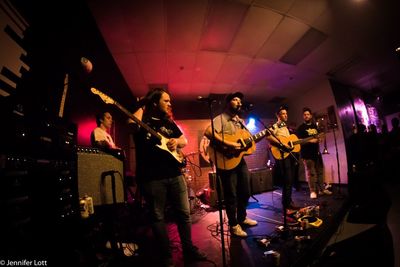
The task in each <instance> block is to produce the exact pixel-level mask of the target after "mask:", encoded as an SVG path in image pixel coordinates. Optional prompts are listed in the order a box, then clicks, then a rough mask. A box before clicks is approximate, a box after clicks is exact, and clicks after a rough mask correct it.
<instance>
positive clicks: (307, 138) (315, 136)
mask: <svg viewBox="0 0 400 267" xmlns="http://www.w3.org/2000/svg"><path fill="white" fill-rule="evenodd" d="M314 138H318V135H313V136H309V137H306V138H303V139H299V140H297V141H294V142H293V145H298V144H303V143H306V142H308V141H310V140H311V139H314Z"/></svg>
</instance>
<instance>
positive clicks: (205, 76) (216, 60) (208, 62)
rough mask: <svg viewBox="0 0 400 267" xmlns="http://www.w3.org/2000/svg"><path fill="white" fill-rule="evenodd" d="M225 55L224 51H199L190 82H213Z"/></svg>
mask: <svg viewBox="0 0 400 267" xmlns="http://www.w3.org/2000/svg"><path fill="white" fill-rule="evenodd" d="M225 57H226V54H224V53H215V52H200V53H199V54H198V55H197V59H196V66H195V68H194V73H193V79H192V82H194V83H197V82H200V83H208V82H209V83H213V82H214V80H215V78H216V76H217V73H218V72H219V70H220V69H221V66H222V64H223V62H224V60H225Z"/></svg>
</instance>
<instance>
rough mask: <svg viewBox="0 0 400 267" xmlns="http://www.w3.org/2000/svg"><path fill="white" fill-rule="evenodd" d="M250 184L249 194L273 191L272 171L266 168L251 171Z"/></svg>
mask: <svg viewBox="0 0 400 267" xmlns="http://www.w3.org/2000/svg"><path fill="white" fill-rule="evenodd" d="M249 171H250V182H251V192H252V193H253V194H259V193H262V192H265V191H270V190H273V185H272V171H271V170H269V169H267V168H259V169H251V170H249Z"/></svg>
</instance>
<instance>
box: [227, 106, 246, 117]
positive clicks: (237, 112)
mask: <svg viewBox="0 0 400 267" xmlns="http://www.w3.org/2000/svg"><path fill="white" fill-rule="evenodd" d="M229 111H230V112H231V113H232V114H235V115H240V114H242V113H243V109H242V107H241V106H238V107H230V108H229Z"/></svg>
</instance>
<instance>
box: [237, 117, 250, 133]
mask: <svg viewBox="0 0 400 267" xmlns="http://www.w3.org/2000/svg"><path fill="white" fill-rule="evenodd" d="M239 124H240V125H241V126H242V127H243V129H245V130H246V131H248V132H249V133H250V131H249V129H247V127H246V125H244V123H243V121H242V120H241V119H239Z"/></svg>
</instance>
